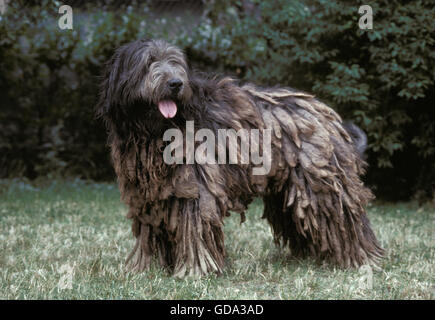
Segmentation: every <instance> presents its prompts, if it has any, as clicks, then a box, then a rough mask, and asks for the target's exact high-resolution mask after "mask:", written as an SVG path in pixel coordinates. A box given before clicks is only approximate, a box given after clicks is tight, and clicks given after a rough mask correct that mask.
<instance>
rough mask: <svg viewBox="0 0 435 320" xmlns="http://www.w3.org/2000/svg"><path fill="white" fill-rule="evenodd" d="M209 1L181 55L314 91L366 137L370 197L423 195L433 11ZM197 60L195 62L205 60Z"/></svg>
mask: <svg viewBox="0 0 435 320" xmlns="http://www.w3.org/2000/svg"><path fill="white" fill-rule="evenodd" d="M250 3H251V4H252V3H254V4H255V6H256V7H257V10H255V9H252V6H251V8H249V7H248V6H246V1H245V2H242V1H236V2H231V1H225V2H218V1H216V2H214V3H213V6H212V7H211V8H210V11H209V15H208V20H206V22H205V23H204V24H202V26H201V27H200V29H199V30H198V32H197V33H196V37H193V38H191V39H190V41H189V43H188V52H193V55H194V56H195V57H202V60H205V61H206V63H208V64H209V65H210V64H213V65H219V66H220V67H221V70H229V71H232V72H233V73H234V74H236V75H239V76H241V77H242V78H244V79H245V80H248V81H254V82H257V83H261V84H264V85H277V84H281V85H288V86H293V87H296V88H299V89H303V90H307V91H310V92H314V93H316V94H317V96H318V97H319V98H320V99H322V100H325V101H326V102H327V103H329V104H330V105H331V106H333V107H334V108H336V109H337V110H338V111H339V112H340V114H342V115H343V116H344V118H347V119H352V120H353V121H354V122H355V123H357V124H358V125H359V126H361V127H362V128H363V129H364V130H365V131H366V132H367V133H368V138H369V149H368V153H369V162H370V164H371V169H370V170H369V175H368V177H369V181H370V182H371V183H372V184H376V185H377V186H378V190H377V191H378V193H384V194H385V193H389V194H390V195H397V196H400V197H407V196H410V195H411V194H412V193H414V192H415V191H417V190H418V189H421V190H424V191H425V192H426V193H427V194H429V193H430V192H432V191H433V188H434V181H435V167H434V163H435V123H434V120H435V117H434V111H433V110H434V109H433V108H434V98H435V96H434V94H435V91H434V84H435V82H434V70H435V65H434V61H435V59H434V58H435V51H434V35H435V20H434V17H435V7H434V6H433V3H432V2H431V1H386V0H384V1H376V2H374V3H371V5H372V8H373V14H374V17H373V24H374V27H373V30H360V29H359V27H358V20H359V18H360V14H358V8H359V6H360V5H363V4H365V2H364V1H357V2H349V1H340V0H334V1H330V0H313V1H287V0H277V1H260V0H256V1H251V2H250ZM206 63H204V64H206Z"/></svg>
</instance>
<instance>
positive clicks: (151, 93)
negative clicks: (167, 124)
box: [97, 40, 192, 121]
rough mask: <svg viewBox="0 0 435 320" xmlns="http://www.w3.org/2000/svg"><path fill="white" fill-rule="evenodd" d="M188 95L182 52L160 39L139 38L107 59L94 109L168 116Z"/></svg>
mask: <svg viewBox="0 0 435 320" xmlns="http://www.w3.org/2000/svg"><path fill="white" fill-rule="evenodd" d="M191 95H192V90H191V87H190V85H189V77H188V66H187V62H186V59H185V56H184V54H183V52H182V51H181V50H180V49H178V48H177V47H175V46H172V45H170V44H168V43H167V42H165V41H162V40H138V41H134V42H131V43H129V44H126V45H124V46H122V47H120V48H119V49H118V50H117V51H116V52H115V54H114V55H113V57H112V59H111V60H110V61H109V65H108V68H107V71H106V73H105V76H104V80H103V83H102V87H101V93H100V101H99V104H98V111H97V112H98V113H99V114H100V115H107V114H112V115H113V114H122V115H128V114H129V113H130V112H133V113H134V114H135V115H138V114H143V115H145V116H146V117H148V118H149V120H150V121H158V120H159V119H158V117H160V118H161V120H163V119H164V118H166V119H170V118H174V117H175V116H176V115H177V111H178V109H179V108H180V106H181V105H183V104H185V103H187V102H188V101H189V99H190V98H191ZM138 110H139V111H140V112H138Z"/></svg>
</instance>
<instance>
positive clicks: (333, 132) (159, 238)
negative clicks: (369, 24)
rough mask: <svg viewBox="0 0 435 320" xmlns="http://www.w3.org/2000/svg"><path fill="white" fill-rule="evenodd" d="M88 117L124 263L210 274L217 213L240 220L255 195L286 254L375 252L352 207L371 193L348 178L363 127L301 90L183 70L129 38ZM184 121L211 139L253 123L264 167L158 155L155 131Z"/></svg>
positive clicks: (217, 259)
mask: <svg viewBox="0 0 435 320" xmlns="http://www.w3.org/2000/svg"><path fill="white" fill-rule="evenodd" d="M97 114H98V116H99V117H100V118H102V119H103V121H104V122H105V125H106V127H107V131H108V145H109V147H110V150H111V159H112V162H113V166H114V170H115V172H116V175H117V177H118V184H119V189H120V192H121V199H122V201H124V202H125V203H126V205H127V206H128V209H129V210H128V214H127V217H128V218H129V219H131V220H132V232H133V235H134V237H135V238H136V244H135V246H134V248H133V250H132V252H131V253H130V255H129V256H128V257H127V261H126V265H127V266H128V268H129V269H131V270H135V271H139V272H140V271H143V270H147V269H148V268H149V267H150V264H151V261H152V259H153V257H154V256H157V257H158V261H159V262H160V264H161V265H162V266H163V267H164V268H166V269H167V270H169V271H170V272H171V273H172V274H173V275H174V276H177V277H184V276H202V275H206V274H208V273H213V272H214V273H218V274H219V273H222V272H223V270H224V264H225V248H224V234H223V219H224V217H225V216H228V215H229V214H230V211H232V212H237V213H240V214H241V220H242V222H243V221H244V219H245V216H244V213H245V211H246V209H247V206H248V205H249V203H250V202H251V201H252V200H253V199H254V198H256V197H261V198H262V199H263V202H264V214H263V218H264V219H266V220H267V221H268V223H269V224H270V226H271V230H272V232H273V235H274V241H275V243H276V244H277V245H280V246H285V247H288V248H289V250H290V253H291V255H292V256H295V257H298V258H299V257H300V258H303V257H307V256H311V257H313V258H315V259H316V260H318V261H327V262H330V263H332V264H335V265H338V266H340V267H344V268H348V267H359V266H361V265H364V264H369V265H379V263H380V261H381V258H382V256H383V254H384V250H383V249H382V248H381V246H380V244H379V243H378V241H377V239H376V237H375V235H374V233H373V231H372V229H371V226H370V222H369V220H368V218H367V215H366V212H365V209H364V208H365V206H366V205H367V203H368V202H369V201H370V200H371V199H372V198H373V195H372V193H371V191H370V190H369V189H368V188H366V187H365V186H364V185H363V183H362V181H361V179H360V175H362V174H363V173H364V170H365V166H366V164H365V162H364V160H363V159H362V153H363V151H364V144H365V141H366V140H365V139H366V138H365V135H364V133H363V132H362V131H361V130H360V129H359V128H358V129H355V128H357V127H356V126H354V125H345V124H343V122H342V120H341V118H340V116H339V115H338V114H337V113H336V112H335V111H334V110H333V109H331V108H330V107H328V106H327V105H325V104H324V103H322V102H320V101H319V100H317V99H315V98H314V96H313V95H310V94H307V93H304V92H300V91H297V90H294V89H291V88H287V87H285V88H284V87H280V88H264V87H260V86H256V85H253V84H249V83H248V84H244V85H242V84H241V83H240V82H239V81H238V80H236V79H233V78H231V77H225V76H214V75H208V74H205V73H201V72H196V71H192V70H190V68H189V66H188V64H187V61H186V57H185V55H184V53H183V52H182V51H181V50H180V49H179V48H177V47H176V46H173V45H171V44H169V43H167V42H165V41H163V40H137V41H134V42H131V43H129V44H126V45H124V46H122V47H120V48H119V49H117V50H116V52H115V53H114V55H113V57H112V58H111V60H110V61H109V62H108V64H107V67H106V70H105V72H104V74H103V80H102V82H101V91H100V96H99V102H98V104H97ZM187 122H189V123H192V124H193V126H194V128H195V129H207V130H208V131H207V132H212V133H214V134H215V135H216V136H218V135H219V130H221V129H228V130H234V131H236V132H239V130H246V131H248V132H249V131H252V130H259V132H260V134H259V140H258V143H257V144H256V145H255V146H254V142H252V141H253V140H252V141H250V142H249V143H248V145H249V146H250V147H251V148H253V147H258V148H259V149H260V151H262V152H263V157H264V158H265V159H266V158H269V159H271V162H270V168H268V169H269V170H263V171H264V172H263V174H255V173H254V169H255V164H254V163H252V162H249V163H228V162H225V161H221V162H219V161H216V162H215V163H213V162H212V163H209V162H207V163H198V162H194V163H189V162H188V161H186V160H187V157H188V155H183V156H182V159H178V160H184V161H181V162H174V163H167V161H165V157H164V154H165V150H166V148H167V147H168V145H169V144H170V141H167V140H165V139H164V135H165V132H167V130H170V129H171V128H176V129H177V130H180V131H181V132H182V133H183V134H184V135H186V136H187V134H188V132H187V129H186V128H187V127H186V123H187ZM346 128H347V129H346ZM349 131H350V132H349ZM267 132H268V133H270V134H269V136H268V137H269V140H270V146H269V147H270V148H267V144H264V142H265V141H266V140H267V139H266V136H267V134H266V133H267ZM262 142H263V143H262ZM266 142H267V141H266ZM186 144H187V140H186V142H184V141H182V142H181V146H185V145H186ZM196 145H198V142H197V141H196V142H195V146H196ZM265 145H266V147H265ZM186 147H187V146H186ZM219 148H220V150H221V151H222V146H221V145H218V149H219ZM224 149H228V146H226V147H224ZM224 151H225V150H224ZM227 151H228V150H227ZM237 157H238V158H237V159H240V157H241V152H240V150H238V151H237ZM212 160H213V159H212ZM224 160H228V157H226V158H225V157H224ZM222 162H223V163H222ZM253 236H254V237H255V235H253Z"/></svg>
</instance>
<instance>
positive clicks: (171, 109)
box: [159, 100, 177, 119]
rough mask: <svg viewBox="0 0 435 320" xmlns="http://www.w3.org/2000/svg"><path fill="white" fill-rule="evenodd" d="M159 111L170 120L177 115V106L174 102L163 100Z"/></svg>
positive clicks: (160, 102)
mask: <svg viewBox="0 0 435 320" xmlns="http://www.w3.org/2000/svg"><path fill="white" fill-rule="evenodd" d="M159 110H160V113H161V114H162V115H163V116H164V117H165V118H166V119H170V118H173V117H175V115H176V114H177V105H176V104H175V102H174V101H172V100H162V101H159Z"/></svg>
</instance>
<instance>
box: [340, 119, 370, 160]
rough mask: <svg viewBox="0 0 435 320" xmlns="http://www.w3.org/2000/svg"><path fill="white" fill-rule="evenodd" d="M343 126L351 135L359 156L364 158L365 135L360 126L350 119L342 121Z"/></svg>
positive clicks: (365, 147)
mask: <svg viewBox="0 0 435 320" xmlns="http://www.w3.org/2000/svg"><path fill="white" fill-rule="evenodd" d="M343 127H344V128H345V129H346V131H347V132H348V133H349V134H350V136H351V137H352V140H353V141H354V144H355V149H356V150H357V151H358V153H359V155H360V157H361V158H365V155H364V152H365V151H366V149H367V135H366V134H365V133H364V131H362V129H361V128H360V127H358V126H357V125H355V124H354V123H352V122H350V121H346V122H344V123H343Z"/></svg>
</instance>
